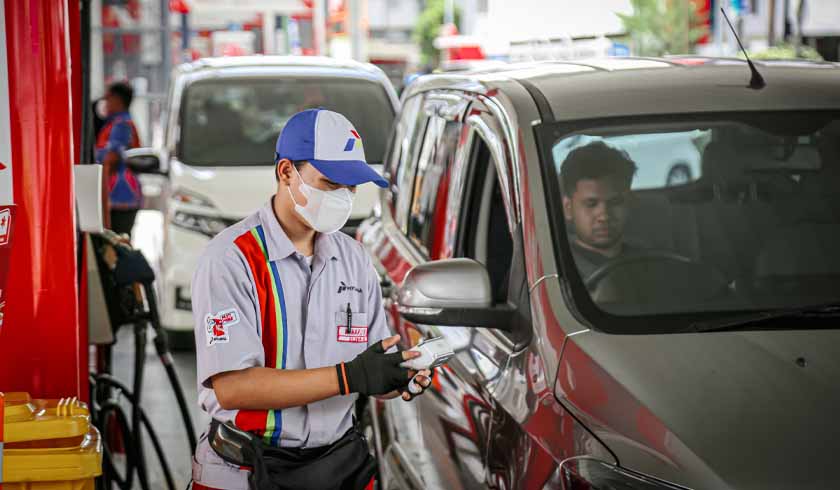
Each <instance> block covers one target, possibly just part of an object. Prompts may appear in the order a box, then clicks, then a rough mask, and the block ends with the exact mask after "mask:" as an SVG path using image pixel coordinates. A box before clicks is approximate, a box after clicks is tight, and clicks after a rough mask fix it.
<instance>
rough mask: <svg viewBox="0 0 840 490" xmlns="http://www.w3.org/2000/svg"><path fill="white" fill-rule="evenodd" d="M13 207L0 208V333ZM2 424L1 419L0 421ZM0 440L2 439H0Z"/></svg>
mask: <svg viewBox="0 0 840 490" xmlns="http://www.w3.org/2000/svg"><path fill="white" fill-rule="evenodd" d="M14 209H15V208H14V206H0V331H1V330H2V329H3V313H4V311H5V309H6V296H7V294H6V279H7V276H8V271H9V254H10V251H11V248H12V224H13V218H14ZM0 423H2V419H0ZM0 440H2V439H0Z"/></svg>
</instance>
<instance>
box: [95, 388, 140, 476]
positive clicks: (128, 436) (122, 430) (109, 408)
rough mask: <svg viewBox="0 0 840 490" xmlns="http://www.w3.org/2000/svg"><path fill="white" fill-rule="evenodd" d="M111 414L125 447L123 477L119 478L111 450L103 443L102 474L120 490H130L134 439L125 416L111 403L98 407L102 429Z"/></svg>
mask: <svg viewBox="0 0 840 490" xmlns="http://www.w3.org/2000/svg"><path fill="white" fill-rule="evenodd" d="M112 413H113V415H114V421H115V423H116V425H117V430H118V431H119V434H120V438H121V439H122V442H123V444H124V445H125V451H126V467H125V476H124V477H123V476H120V474H119V472H118V471H117V466H116V465H115V464H114V460H113V459H112V457H111V448H110V447H109V446H108V444H107V443H106V442H104V441H103V444H102V447H103V455H102V459H103V463H104V466H105V471H104V472H103V473H104V474H106V475H108V480H113V481H114V482H115V483H116V484H117V486H118V487H119V488H120V489H122V490H131V486H132V485H133V483H134V471H135V468H134V467H133V464H132V463H131V462H132V461H133V459H134V458H133V456H134V455H133V454H132V453H133V452H134V439H133V437H132V431H131V428H130V427H129V426H128V419H127V418H126V416H125V412H124V411H123V409H122V407H121V406H120V405H119V404H118V403H116V402H113V401H107V402H105V403H103V404H102V406H101V407H99V409H98V411H97V418H98V419H99V423H100V424H101V425H102V426H103V428H104V426H105V425H106V424H107V423H108V416H109V415H111V414H112ZM103 433H104V431H103ZM109 483H110V481H109Z"/></svg>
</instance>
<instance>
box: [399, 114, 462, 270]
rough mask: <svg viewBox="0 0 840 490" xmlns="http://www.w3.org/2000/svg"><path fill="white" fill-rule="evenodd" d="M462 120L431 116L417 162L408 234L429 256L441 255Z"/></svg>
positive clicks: (436, 256)
mask: <svg viewBox="0 0 840 490" xmlns="http://www.w3.org/2000/svg"><path fill="white" fill-rule="evenodd" d="M461 126H462V124H461V123H460V122H456V121H445V120H443V119H441V118H440V117H432V118H431V119H430V120H429V124H428V127H427V129H426V137H425V138H424V143H423V148H422V150H421V151H420V158H419V159H418V163H417V174H416V176H415V178H414V189H413V194H412V200H411V210H410V213H409V220H408V237H409V239H411V241H412V242H413V243H414V244H415V245H416V246H417V247H418V248H419V249H420V251H421V252H422V253H423V254H424V255H425V256H426V257H428V258H431V259H437V258H439V257H440V253H441V248H442V246H443V238H444V231H445V230H444V226H445V223H444V220H445V219H446V204H447V203H446V198H447V194H448V187H449V169H450V167H451V165H452V162H453V159H454V158H455V149H456V146H457V144H458V138H459V136H460V132H461Z"/></svg>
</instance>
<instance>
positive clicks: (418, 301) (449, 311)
mask: <svg viewBox="0 0 840 490" xmlns="http://www.w3.org/2000/svg"><path fill="white" fill-rule="evenodd" d="M397 310H398V311H399V312H400V315H402V316H403V318H405V319H406V320H408V321H410V322H413V323H419V324H425V325H438V326H464V327H481V328H498V329H500V330H510V329H511V328H512V323H511V321H512V319H513V313H514V312H515V309H514V308H513V307H511V306H510V305H507V304H503V305H499V306H494V305H493V291H492V288H491V286H490V275H489V274H488V273H487V269H486V268H485V267H484V266H483V265H481V264H480V263H478V262H476V261H475V260H472V259H445V260H437V261H434V262H428V263H425V264H420V265H418V266H416V267H414V268H413V269H411V270H410V271H408V274H407V275H406V276H405V280H404V281H403V284H402V287H400V289H399V292H398V294H397Z"/></svg>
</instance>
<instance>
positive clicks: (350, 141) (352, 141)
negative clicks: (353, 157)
mask: <svg viewBox="0 0 840 490" xmlns="http://www.w3.org/2000/svg"><path fill="white" fill-rule="evenodd" d="M350 133H351V134H352V135H353V137H352V138H350V139H348V140H347V144H346V145H344V151H353V148H355V146H356V140H361V139H362V137H361V136H359V133H357V132H356V130H355V129H351V130H350Z"/></svg>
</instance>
